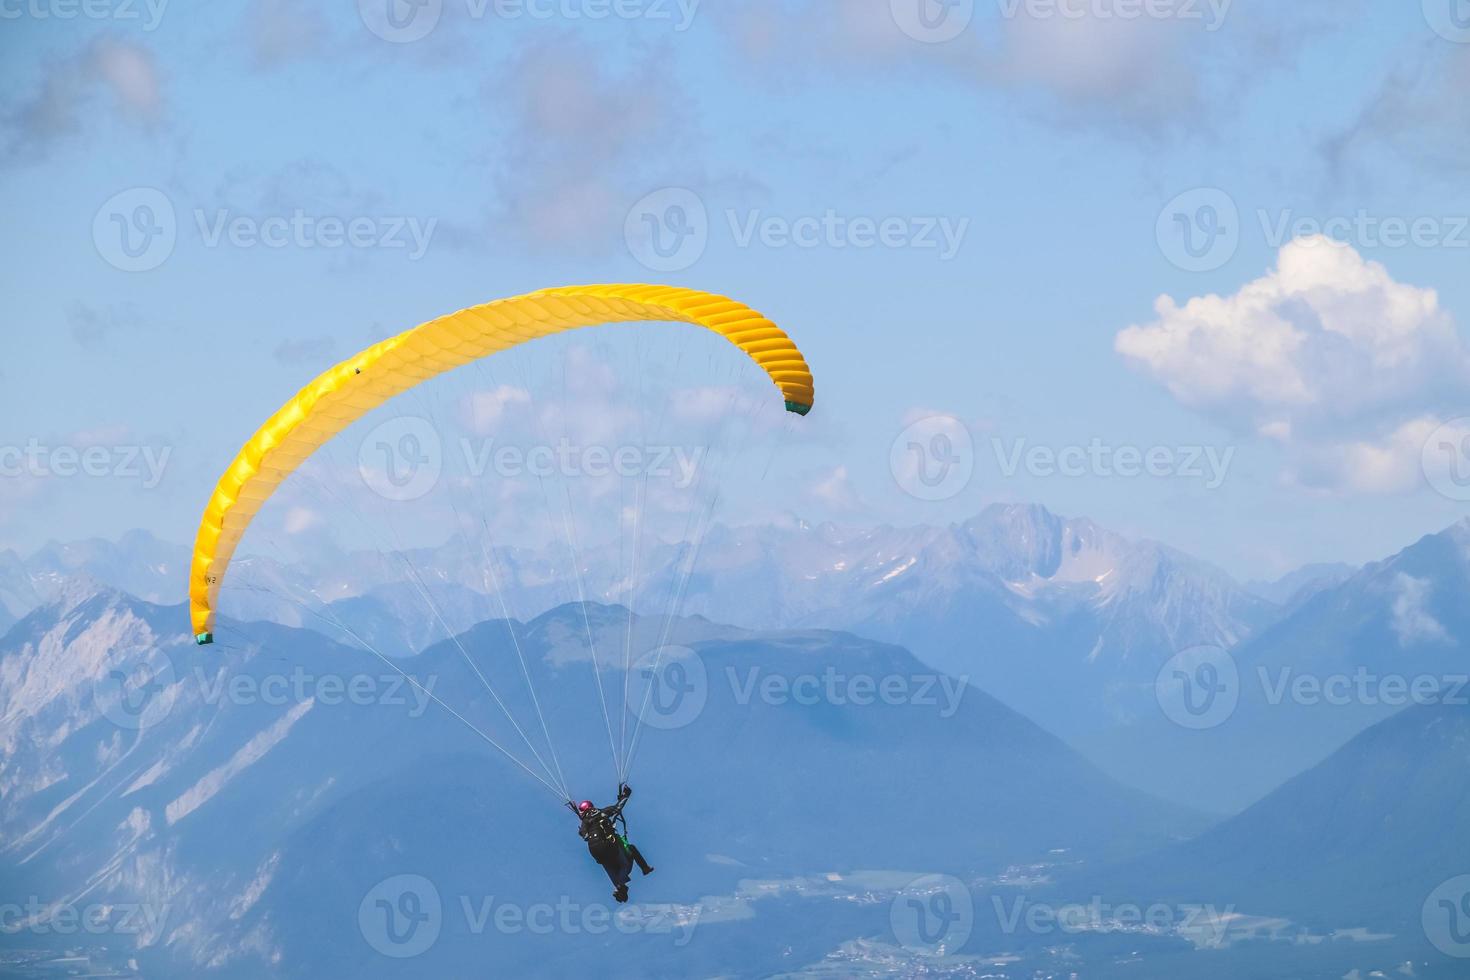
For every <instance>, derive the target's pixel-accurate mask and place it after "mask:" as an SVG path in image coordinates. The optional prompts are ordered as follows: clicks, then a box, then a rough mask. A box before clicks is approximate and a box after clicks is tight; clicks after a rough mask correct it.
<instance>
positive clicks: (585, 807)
mask: <svg viewBox="0 0 1470 980" xmlns="http://www.w3.org/2000/svg"><path fill="white" fill-rule="evenodd" d="M591 809H592V801H591V800H583V801H582V802H581V803H578V804H577V812H578V813H586V812H587V811H589V810H591Z"/></svg>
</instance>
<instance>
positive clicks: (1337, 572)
mask: <svg viewBox="0 0 1470 980" xmlns="http://www.w3.org/2000/svg"><path fill="white" fill-rule="evenodd" d="M1357 570H1358V569H1357V566H1355V565H1346V564H1343V563H1341V562H1326V563H1319V564H1312V565H1303V566H1302V567H1301V568H1298V569H1297V570H1296V571H1294V572H1290V573H1288V574H1286V575H1283V576H1282V577H1281V578H1278V579H1275V580H1272V581H1263V580H1257V581H1251V582H1247V583H1245V587H1246V589H1247V590H1248V591H1249V592H1250V593H1251V594H1252V595H1256V596H1259V597H1260V598H1262V599H1265V600H1266V601H1267V602H1274V603H1275V604H1276V605H1278V606H1298V605H1301V604H1302V603H1303V602H1305V601H1306V600H1308V599H1310V598H1311V597H1312V596H1314V595H1316V594H1317V593H1318V592H1321V591H1323V590H1324V589H1330V588H1332V587H1333V586H1335V585H1339V584H1341V583H1342V582H1345V581H1347V580H1348V579H1349V578H1352V576H1353V574H1354V573H1356V572H1357Z"/></svg>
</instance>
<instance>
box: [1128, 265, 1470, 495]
mask: <svg viewBox="0 0 1470 980" xmlns="http://www.w3.org/2000/svg"><path fill="white" fill-rule="evenodd" d="M1154 310H1155V313H1156V314H1157V318H1156V319H1155V320H1153V321H1152V322H1150V323H1146V324H1141V325H1135V326H1131V327H1128V328H1127V329H1125V330H1123V331H1121V332H1120V333H1119V334H1118V335H1117V337H1116V339H1115V347H1116V349H1117V351H1118V353H1120V354H1121V355H1123V357H1124V358H1126V359H1127V360H1128V361H1129V362H1130V363H1131V364H1133V365H1134V366H1135V367H1136V368H1138V369H1139V370H1141V371H1142V372H1143V373H1144V374H1146V375H1148V376H1149V377H1151V378H1153V379H1154V380H1155V381H1157V382H1158V383H1160V384H1162V385H1163V386H1164V387H1166V388H1167V389H1168V390H1169V392H1170V393H1171V394H1172V395H1173V396H1174V397H1175V398H1176V399H1178V400H1179V402H1180V403H1181V404H1184V405H1186V406H1189V407H1190V408H1193V409H1195V410H1197V411H1199V412H1201V413H1202V414H1204V415H1205V416H1207V417H1209V418H1211V419H1212V420H1214V421H1216V422H1219V423H1221V424H1224V425H1226V426H1228V427H1229V428H1231V429H1232V430H1234V431H1236V432H1239V433H1242V434H1254V435H1258V436H1261V437H1264V438H1268V439H1271V440H1273V441H1275V442H1277V443H1279V444H1281V445H1282V446H1283V447H1285V448H1286V449H1287V451H1288V454H1289V455H1290V456H1291V457H1292V460H1293V472H1292V473H1291V474H1290V476H1291V478H1292V479H1294V480H1297V481H1298V482H1301V483H1303V484H1307V485H1313V486H1336V487H1346V488H1351V489H1358V490H1396V489H1404V488H1407V487H1408V486H1412V485H1413V482H1414V480H1415V478H1416V477H1415V474H1416V473H1417V468H1418V460H1419V455H1420V449H1421V447H1422V445H1423V439H1424V437H1426V436H1427V435H1428V434H1429V432H1431V431H1433V429H1434V427H1435V424H1436V423H1435V422H1434V419H1435V418H1438V417H1441V416H1443V415H1444V414H1445V413H1446V411H1447V410H1448V409H1449V408H1451V407H1453V406H1454V404H1455V401H1456V399H1462V398H1463V396H1464V391H1465V388H1466V384H1467V382H1470V352H1467V350H1466V348H1465V345H1464V344H1463V342H1462V341H1461V339H1460V336H1459V334H1458V332H1457V331H1456V329H1455V326H1454V324H1453V322H1452V321H1451V319H1450V317H1449V315H1448V314H1447V313H1446V312H1445V311H1444V310H1443V309H1442V308H1441V307H1440V304H1439V297H1438V294H1436V293H1435V291H1434V290H1432V289H1424V288H1420V287H1417V286H1411V285H1407V284H1403V283H1399V282H1396V281H1395V280H1394V279H1393V277H1392V276H1391V275H1390V274H1389V272H1388V270H1387V269H1386V268H1384V266H1383V265H1381V264H1380V263H1377V262H1370V261H1366V260H1364V259H1363V257H1362V256H1361V255H1359V254H1358V252H1356V251H1355V250H1354V249H1352V248H1351V247H1348V246H1346V245H1341V244H1338V243H1336V242H1333V241H1331V240H1330V239H1327V238H1322V237H1316V238H1308V239H1301V240H1298V241H1295V242H1292V243H1291V244H1289V245H1287V246H1285V247H1284V248H1283V249H1282V250H1281V254H1280V257H1279V261H1278V264H1277V267H1276V268H1275V269H1273V270H1272V271H1271V272H1269V273H1268V274H1267V275H1265V276H1263V277H1261V278H1260V279H1257V280H1255V281H1254V282H1250V283H1247V284H1246V285H1245V286H1244V287H1242V288H1241V289H1240V291H1239V292H1237V293H1235V294H1234V295H1231V296H1217V295H1208V296H1201V297H1196V298H1194V299H1190V300H1189V301H1188V302H1186V303H1184V304H1183V305H1182V306H1181V305H1179V304H1177V303H1176V302H1175V301H1174V300H1173V299H1171V298H1170V297H1167V296H1163V297H1160V298H1159V300H1158V301H1157V302H1156V303H1155V307H1154Z"/></svg>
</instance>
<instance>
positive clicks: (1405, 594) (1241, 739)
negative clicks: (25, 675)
mask: <svg viewBox="0 0 1470 980" xmlns="http://www.w3.org/2000/svg"><path fill="white" fill-rule="evenodd" d="M1467 595H1470V521H1466V522H1461V523H1459V524H1456V525H1454V526H1452V527H1450V528H1448V529H1446V530H1444V531H1442V532H1440V533H1438V534H1432V535H1428V536H1426V537H1424V538H1422V539H1421V540H1419V541H1418V542H1416V543H1415V544H1413V545H1411V546H1410V547H1408V548H1405V549H1404V550H1403V551H1401V552H1399V553H1398V554H1396V555H1393V556H1392V557H1390V558H1386V559H1384V560H1382V561H1378V562H1373V563H1371V564H1369V565H1367V566H1365V567H1364V568H1362V569H1361V570H1359V571H1358V572H1357V573H1356V574H1354V575H1353V576H1351V577H1350V578H1348V579H1347V580H1346V581H1344V582H1342V583H1340V584H1338V585H1337V586H1334V587H1331V588H1327V589H1323V590H1321V591H1319V592H1317V593H1316V594H1315V595H1313V596H1312V597H1311V598H1309V599H1307V600H1306V601H1304V602H1302V603H1300V604H1299V605H1298V606H1296V607H1295V608H1294V609H1292V610H1291V611H1290V612H1289V613H1288V614H1287V615H1286V616H1285V618H1283V619H1282V620H1281V621H1279V622H1277V623H1275V624H1273V625H1271V626H1270V627H1268V628H1267V629H1265V630H1263V631H1262V632H1261V633H1260V634H1259V635H1258V636H1255V637H1253V638H1252V639H1250V640H1248V641H1247V642H1245V643H1243V644H1241V645H1240V646H1238V647H1236V648H1234V649H1232V650H1231V651H1230V652H1229V654H1228V656H1226V657H1224V658H1223V659H1222V660H1221V661H1220V663H1219V665H1218V670H1217V675H1218V678H1220V679H1219V680H1217V683H1220V684H1223V685H1224V686H1223V687H1221V698H1220V700H1219V702H1218V705H1219V707H1218V709H1217V711H1216V714H1215V717H1213V718H1206V719H1203V720H1205V721H1206V722H1207V724H1205V725H1204V726H1203V727H1201V728H1199V730H1188V729H1185V728H1181V727H1180V726H1179V725H1178V724H1176V723H1175V721H1173V720H1171V719H1170V718H1168V717H1166V715H1165V713H1164V712H1162V711H1161V712H1156V713H1155V714H1154V715H1153V716H1152V717H1149V718H1145V719H1144V720H1143V721H1142V722H1141V723H1140V724H1139V725H1136V726H1133V727H1132V728H1129V729H1122V730H1118V731H1115V732H1113V733H1109V734H1107V735H1104V736H1103V737H1102V738H1100V739H1099V741H1098V742H1097V748H1098V750H1099V751H1100V752H1101V753H1103V754H1104V757H1106V758H1115V759H1148V760H1151V764H1152V765H1153V766H1154V767H1155V769H1156V771H1158V772H1159V773H1161V774H1166V778H1167V779H1168V781H1169V782H1170V783H1171V784H1172V786H1173V790H1172V791H1171V790H1169V789H1168V788H1167V787H1165V786H1164V785H1163V783H1162V781H1160V782H1155V783H1148V784H1146V785H1150V786H1151V787H1152V788H1154V791H1155V792H1160V793H1163V794H1164V795H1166V796H1168V797H1169V798H1171V799H1190V800H1193V801H1195V802H1196V804H1197V805H1200V806H1204V807H1207V808H1211V809H1215V810H1218V811H1220V812H1226V813H1229V812H1235V811H1237V810H1239V809H1240V808H1242V807H1243V806H1244V805H1246V804H1248V803H1251V802H1253V801H1254V800H1256V799H1259V798H1260V797H1261V796H1263V795H1265V794H1266V793H1267V792H1268V791H1270V790H1271V789H1273V788H1275V787H1276V786H1278V785H1280V784H1281V783H1282V782H1283V781H1285V780H1286V779H1288V778H1290V777H1292V776H1294V775H1296V774H1297V773H1299V772H1301V771H1302V770H1303V769H1305V768H1307V767H1309V766H1311V765H1314V764H1315V763H1317V762H1319V761H1321V760H1322V759H1324V758H1326V757H1327V756H1328V755H1329V754H1331V753H1332V752H1333V751H1335V750H1336V749H1337V748H1338V747H1340V746H1341V745H1343V743H1345V742H1347V741H1348V740H1349V739H1351V738H1352V737H1353V736H1354V735H1356V734H1358V733H1359V732H1361V731H1363V730H1364V729H1365V728H1367V727H1368V726H1370V725H1372V724H1374V723H1376V722H1379V721H1381V720H1383V719H1384V718H1387V717H1389V716H1390V715H1393V714H1395V713H1396V712H1398V711H1399V710H1400V709H1402V708H1404V707H1406V706H1408V705H1411V704H1414V703H1418V702H1422V701H1425V700H1429V699H1431V698H1433V697H1434V696H1435V692H1437V691H1443V692H1447V693H1450V694H1456V695H1459V696H1464V697H1470V603H1467V602H1466V601H1465V597H1466V596H1467ZM1211 669H1215V668H1211ZM1199 679H1200V678H1195V677H1193V676H1192V673H1191V676H1190V677H1189V678H1188V681H1195V680H1199ZM1188 681H1187V682H1188ZM1093 757H1094V758H1098V757H1099V755H1098V753H1093ZM1109 768H1110V771H1113V772H1115V773H1116V772H1118V769H1117V768H1113V767H1109Z"/></svg>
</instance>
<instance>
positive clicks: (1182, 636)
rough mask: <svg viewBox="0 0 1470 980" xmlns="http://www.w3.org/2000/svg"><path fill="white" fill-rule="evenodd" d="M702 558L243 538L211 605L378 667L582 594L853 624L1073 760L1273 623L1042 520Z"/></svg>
mask: <svg viewBox="0 0 1470 980" xmlns="http://www.w3.org/2000/svg"><path fill="white" fill-rule="evenodd" d="M698 545H699V546H698V549H697V551H696V550H695V547H694V545H693V544H691V543H689V542H678V543H672V544H661V543H656V542H652V541H646V542H643V545H642V553H641V554H640V556H639V558H638V561H637V564H636V568H635V566H634V562H633V560H632V555H631V549H628V548H624V549H620V548H619V547H617V546H616V545H611V546H604V547H601V548H590V547H589V548H586V549H584V550H583V551H582V552H581V553H579V554H577V555H576V556H573V555H572V554H571V553H570V552H569V550H568V549H567V547H566V546H565V543H564V542H552V543H549V544H548V545H547V546H546V547H545V548H544V549H540V550H529V549H525V548H507V547H498V546H495V547H492V543H491V542H487V541H482V540H479V539H477V538H475V537H473V536H468V535H467V536H463V537H458V538H455V539H454V540H452V541H449V542H447V543H445V544H444V545H442V546H439V547H435V548H420V549H414V550H411V551H407V552H402V553H379V552H375V551H368V552H354V553H352V554H340V555H333V554H323V555H320V556H318V557H317V558H316V559H314V560H312V561H310V562H305V563H299V564H290V565H288V564H282V563H281V562H280V561H277V560H274V559H269V558H263V557H251V556H250V555H249V554H248V550H249V549H248V542H247V548H246V553H245V554H242V555H241V556H240V557H238V558H237V559H236V561H235V562H234V564H233V565H232V568H231V571H230V575H229V577H228V578H227V579H226V582H225V586H224V590H223V592H222V595H221V602H220V605H221V608H222V609H223V610H224V611H225V612H226V613H227V614H229V615H231V616H233V617H234V618H236V619H238V620H253V619H271V620H274V621H277V622H282V623H285V624H288V625H295V626H304V627H307V628H309V629H317V630H321V631H323V632H324V633H326V634H327V635H335V634H336V633H337V632H338V631H337V628H336V627H335V626H334V625H333V624H332V620H334V619H337V618H340V619H341V620H342V621H343V622H344V623H347V624H348V625H350V626H352V628H353V629H354V630H357V631H359V632H360V633H361V634H362V635H363V636H364V637H365V638H366V639H368V640H370V641H372V642H374V643H375V644H377V645H378V646H379V648H380V649H382V650H384V651H385V652H403V651H407V650H417V649H422V648H424V647H425V646H427V645H429V644H430V643H433V642H436V641H438V640H442V639H444V638H445V637H447V636H448V635H449V633H451V632H457V631H460V630H463V629H465V628H467V627H468V626H470V625H471V624H473V623H477V622H481V621H483V620H486V619H491V618H500V617H503V616H506V615H510V616H516V617H521V618H528V617H531V616H535V615H539V614H540V613H542V612H544V611H546V610H547V609H550V608H553V607H555V606H557V605H560V604H563V603H566V602H574V601H578V600H580V599H583V598H585V599H588V600H590V601H597V602H604V603H618V604H623V605H631V606H632V608H634V609H636V610H637V611H638V612H639V613H641V614H643V615H648V616H667V615H668V614H669V612H670V611H677V612H680V613H682V614H685V615H703V616H706V617H708V618H710V619H713V620H715V621H718V622H729V623H735V624H738V625H741V626H745V627H748V628H757V629H792V628H807V627H822V628H830V629H847V630H852V631H854V632H857V633H860V634H862V635H865V636H871V637H873V638H875V639H879V640H885V641H888V642H893V643H899V644H901V645H903V646H905V647H907V648H908V649H910V650H912V651H914V653H916V654H917V655H918V656H919V657H920V658H921V659H923V660H924V661H926V662H928V663H930V664H932V665H934V666H936V667H937V668H939V669H941V670H944V671H946V672H948V673H951V674H955V675H957V676H965V677H968V678H970V679H971V680H973V681H974V682H975V683H976V684H977V685H978V686H980V687H981V688H982V689H984V690H987V691H990V692H991V693H993V694H995V695H996V696H997V697H999V698H1000V699H1001V700H1002V701H1004V702H1006V703H1007V704H1009V705H1011V706H1012V707H1015V708H1017V709H1019V710H1020V711H1022V712H1023V713H1024V714H1027V715H1028V716H1030V717H1032V718H1033V719H1035V720H1037V721H1039V722H1041V724H1042V725H1043V727H1046V728H1047V729H1048V730H1051V731H1054V732H1056V733H1058V734H1060V735H1062V736H1063V737H1064V738H1066V739H1068V740H1069V741H1071V742H1073V743H1074V744H1076V745H1079V746H1087V745H1088V744H1090V743H1091V741H1092V740H1093V738H1094V736H1095V735H1097V734H1098V733H1100V732H1105V731H1109V730H1111V729H1113V728H1115V727H1117V726H1119V725H1128V724H1132V723H1133V722H1135V721H1136V720H1137V719H1138V718H1139V717H1140V716H1141V715H1144V714H1149V713H1152V712H1153V711H1154V710H1155V705H1154V704H1153V699H1152V693H1151V692H1152V682H1153V678H1154V675H1155V673H1156V672H1157V670H1158V669H1159V667H1160V666H1161V665H1162V664H1163V663H1164V662H1165V661H1166V660H1167V659H1168V658H1169V657H1170V656H1171V655H1172V654H1173V653H1175V652H1176V651H1177V650H1179V649H1180V648H1182V647H1186V646H1192V645H1195V644H1200V643H1213V644H1219V645H1222V646H1227V647H1229V646H1234V645H1235V644H1236V643H1238V642H1240V641H1241V640H1243V639H1245V638H1247V637H1249V636H1251V635H1253V634H1254V633H1255V632H1257V631H1258V630H1259V629H1260V628H1261V627H1262V626H1264V625H1265V624H1267V623H1269V622H1271V621H1272V620H1273V619H1274V618H1275V617H1276V616H1277V615H1279V609H1278V608H1277V606H1276V605H1275V604H1273V603H1272V602H1269V601H1267V600H1265V599H1262V598H1260V597H1258V596H1255V595H1252V594H1251V593H1250V592H1249V591H1247V590H1246V589H1245V588H1244V587H1242V586H1240V585H1238V584H1237V583H1235V582H1234V581H1233V580H1231V579H1230V578H1229V576H1227V575H1225V574H1224V573H1223V572H1221V571H1219V570H1218V569H1215V568H1213V567H1212V566H1210V565H1208V564H1206V563H1204V562H1201V561H1198V560H1196V559H1193V558H1190V557H1189V556H1187V555H1184V554H1182V553H1180V552H1178V551H1175V550H1173V549H1171V548H1168V547H1165V546H1163V545H1159V544H1156V543H1153V542H1148V541H1132V540H1129V539H1127V538H1124V537H1123V536H1121V535H1118V534H1115V533H1113V532H1110V531H1107V530H1105V529H1103V528H1100V527H1098V526H1097V525H1096V524H1094V523H1092V522H1091V521H1088V520H1085V519H1075V520H1068V519H1065V518H1062V517H1058V516H1057V515H1054V514H1052V513H1050V512H1048V511H1047V510H1046V509H1045V508H1042V507H1037V506H1020V505H996V506H993V507H990V508H987V509H986V510H985V511H984V512H983V513H981V514H979V515H977V516H976V517H974V518H972V519H971V520H969V521H966V522H964V523H961V524H953V525H948V526H942V527H935V526H922V525H921V526H916V527H907V528H895V527H888V526H883V527H876V528H844V527H838V526H836V525H831V524H823V525H818V526H812V525H808V524H805V523H801V522H790V523H786V524H767V525H756V526H744V527H726V526H719V525H717V526H715V527H713V528H712V529H711V530H710V532H709V534H708V535H707V536H706V537H705V539H704V540H703V541H701V542H699V543H698ZM170 554H172V555H173V557H172V558H170ZM492 556H493V557H492ZM574 559H575V560H574ZM183 561H184V558H183V555H182V550H181V549H169V548H168V547H167V546H163V545H160V544H159V543H158V542H156V541H155V540H154V539H152V538H151V537H149V536H147V535H142V534H141V533H139V534H134V535H129V536H127V537H126V538H125V539H124V540H123V541H122V542H119V544H118V545H116V546H106V545H105V544H104V543H99V542H86V543H84V544H82V545H74V546H66V547H62V546H50V547H48V549H46V550H45V551H44V552H43V553H42V554H41V555H38V556H35V557H34V558H32V559H30V560H29V561H28V562H27V565H28V567H29V568H31V570H32V577H33V580H37V581H39V580H41V579H43V578H44V579H45V580H46V581H50V580H51V577H53V576H54V575H56V574H59V572H57V571H51V570H59V569H65V568H77V569H82V570H85V571H87V572H88V573H89V574H91V575H93V576H94V577H95V578H97V579H98V580H100V581H103V582H107V583H109V584H112V585H115V586H117V587H119V588H123V589H125V590H127V591H130V592H134V593H135V594H136V593H138V592H139V587H142V588H144V589H146V590H147V591H145V592H143V593H142V594H145V595H148V596H156V597H159V598H162V599H164V600H168V601H177V600H179V599H181V598H182V592H183V588H184V580H183V576H176V577H174V578H172V579H170V578H168V577H167V576H166V575H165V574H163V573H164V572H165V571H168V570H173V571H177V569H178V568H180V567H182V565H181V563H182V562H183ZM42 570H46V571H42ZM635 571H636V575H635V574H634V572H635ZM0 574H3V571H0ZM426 597H427V598H426Z"/></svg>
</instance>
